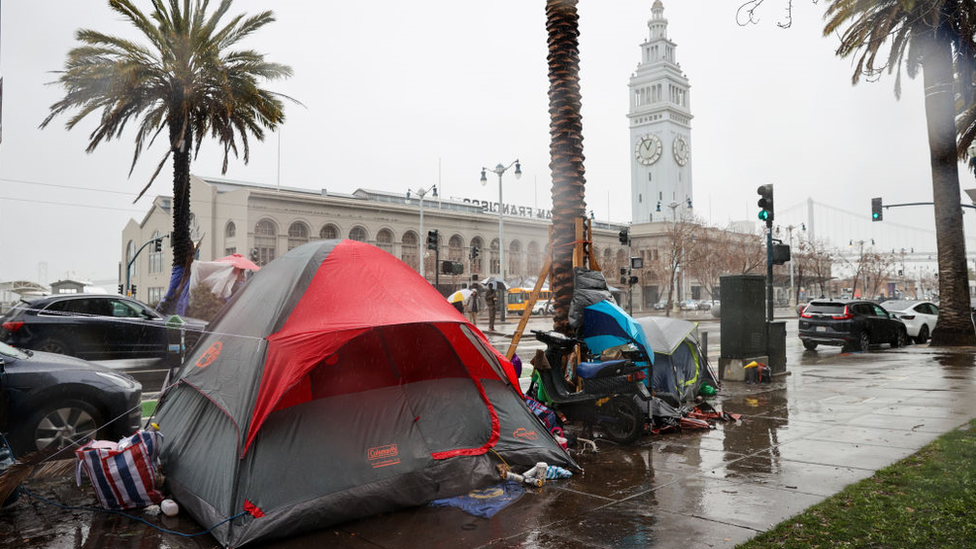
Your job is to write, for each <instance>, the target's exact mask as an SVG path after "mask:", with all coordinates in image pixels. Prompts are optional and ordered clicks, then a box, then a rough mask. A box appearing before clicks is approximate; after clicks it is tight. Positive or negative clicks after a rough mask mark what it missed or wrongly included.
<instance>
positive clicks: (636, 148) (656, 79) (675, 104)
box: [627, 0, 692, 223]
mask: <svg viewBox="0 0 976 549" xmlns="http://www.w3.org/2000/svg"><path fill="white" fill-rule="evenodd" d="M647 28H648V32H649V35H648V38H647V40H645V41H644V42H643V43H642V44H641V45H640V48H641V61H640V63H638V65H637V70H636V71H635V72H634V73H633V74H632V75H631V77H630V83H629V86H628V87H629V90H630V110H629V111H628V113H627V118H628V120H629V123H630V147H631V155H630V157H631V160H630V164H631V205H632V213H633V222H634V223H648V222H652V221H663V220H670V219H671V217H672V213H673V212H674V211H675V209H676V208H677V207H678V205H680V206H682V207H690V206H691V197H692V179H691V164H692V162H691V160H692V156H691V120H692V115H691V98H690V92H689V90H690V88H691V86H690V84H689V83H688V78H687V77H686V76H685V75H684V73H682V72H681V65H680V64H679V63H678V61H677V45H676V44H675V43H674V42H672V41H671V40H670V39H669V38H668V20H667V19H665V18H664V5H663V4H662V3H661V0H655V2H654V4H653V6H652V7H651V19H649V20H648V21H647ZM669 205H670V210H671V211H668V210H669V208H668V207H669Z"/></svg>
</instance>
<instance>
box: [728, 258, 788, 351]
mask: <svg viewBox="0 0 976 549" xmlns="http://www.w3.org/2000/svg"><path fill="white" fill-rule="evenodd" d="M720 281H721V282H720V283H721V295H722V315H721V319H722V322H721V326H722V330H721V348H722V352H721V356H722V358H751V357H757V356H765V355H766V314H765V305H766V278H765V277H764V276H762V275H728V276H723V277H721V278H720ZM784 329H785V328H784Z"/></svg>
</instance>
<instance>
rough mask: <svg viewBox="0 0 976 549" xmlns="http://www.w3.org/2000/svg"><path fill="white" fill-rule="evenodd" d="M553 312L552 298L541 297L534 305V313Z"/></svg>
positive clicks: (546, 313)
mask: <svg viewBox="0 0 976 549" xmlns="http://www.w3.org/2000/svg"><path fill="white" fill-rule="evenodd" d="M552 313H553V304H552V300H549V299H540V300H538V301H536V302H535V305H533V306H532V314H534V315H551V314H552Z"/></svg>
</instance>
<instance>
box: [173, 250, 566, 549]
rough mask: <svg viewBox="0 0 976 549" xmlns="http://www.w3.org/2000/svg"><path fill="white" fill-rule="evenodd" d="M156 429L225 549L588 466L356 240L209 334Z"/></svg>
mask: <svg viewBox="0 0 976 549" xmlns="http://www.w3.org/2000/svg"><path fill="white" fill-rule="evenodd" d="M156 422H157V423H158V424H159V426H160V431H161V432H162V434H163V437H164V438H163V444H162V454H161V463H162V467H163V470H164V473H165V475H166V479H167V483H168V487H169V489H170V491H171V492H172V493H173V495H174V496H175V497H176V499H177V500H178V501H179V502H180V503H181V504H182V505H183V507H184V508H185V509H187V510H188V511H189V512H190V513H191V514H192V515H193V516H194V517H195V518H196V519H197V520H198V521H199V522H200V523H201V524H203V525H206V526H210V525H213V524H216V523H218V522H220V521H222V520H224V519H227V518H228V517H233V516H234V515H238V514H239V513H241V512H244V511H246V512H247V513H246V514H244V515H243V516H240V517H238V518H235V519H233V520H231V521H229V522H226V523H224V524H222V525H220V526H219V527H218V528H217V529H216V530H214V535H215V537H216V538H217V539H218V541H220V542H221V543H222V544H223V545H224V546H234V547H237V546H241V545H243V544H246V543H249V542H253V541H255V540H258V539H268V538H276V537H284V536H288V535H292V534H296V533H299V532H303V531H307V530H313V529H317V528H322V527H324V526H327V525H329V524H334V523H337V522H343V521H346V520H350V519H353V518H358V517H362V516H367V515H371V514H375V513H379V512H383V511H388V510H391V509H395V508H398V507H405V506H413V505H420V504H423V503H426V502H428V501H430V500H432V499H436V498H442V497H450V496H454V495H459V494H462V493H466V492H468V491H470V490H472V489H475V488H479V487H484V486H485V485H487V484H490V483H493V482H496V481H497V480H500V479H499V478H498V475H497V472H496V470H495V465H496V464H498V463H501V460H502V459H504V460H505V461H506V462H507V463H509V464H510V465H513V466H526V467H528V466H531V465H533V464H535V463H536V462H538V461H545V462H547V463H550V464H555V465H562V466H564V467H569V468H573V469H578V466H577V465H576V464H575V463H574V462H573V460H572V458H570V457H569V456H568V455H567V454H566V453H565V452H564V451H563V450H562V449H561V448H560V447H559V446H558V445H557V444H556V442H555V441H554V440H553V439H552V438H551V436H550V435H549V434H548V432H547V430H546V429H545V428H544V427H543V426H542V425H541V423H539V422H538V420H537V419H536V418H535V416H534V415H533V414H532V413H531V412H530V411H529V409H528V408H527V407H526V406H525V404H524V402H523V401H522V399H521V393H520V390H519V385H518V380H517V378H516V376H515V373H514V370H513V368H512V365H511V363H510V362H508V361H507V360H505V358H504V356H502V355H501V354H500V353H498V352H497V351H496V350H495V349H493V348H492V347H491V345H490V344H489V343H488V341H487V340H486V339H485V337H484V335H483V334H482V333H481V332H479V331H478V330H477V329H476V328H474V327H473V326H471V325H470V324H468V322H467V321H466V320H465V319H464V318H463V317H462V316H461V314H460V313H458V312H457V310H456V309H455V308H454V307H452V306H451V304H450V303H448V302H447V300H445V299H444V297H443V296H441V295H440V294H439V293H438V292H437V291H436V290H435V289H434V288H433V287H432V286H431V285H430V284H429V283H428V282H427V281H426V280H424V279H423V278H421V277H420V275H418V274H417V273H416V272H414V271H413V269H411V268H410V267H408V266H407V265H405V264H404V263H403V262H401V261H400V260H398V259H396V258H395V257H393V256H392V255H390V254H388V253H387V252H385V251H382V250H380V249H378V248H375V247H373V246H370V245H368V244H363V243H360V242H355V241H350V240H342V241H337V240H328V241H319V242H313V243H309V244H306V245H304V246H300V247H298V248H295V249H293V250H291V251H289V252H288V253H287V254H285V255H283V256H282V257H280V258H278V259H276V260H274V261H273V262H271V263H270V264H268V265H267V266H266V267H264V268H263V269H261V271H260V272H258V273H256V274H255V275H254V276H253V278H252V279H251V280H250V281H248V283H247V285H246V286H245V287H244V288H243V289H242V290H241V291H239V292H238V293H237V294H235V295H234V297H233V298H232V300H231V301H230V302H229V303H228V304H227V306H226V307H225V308H224V309H223V311H221V313H220V315H219V316H218V317H217V318H216V319H215V320H214V321H213V322H212V323H211V324H210V326H209V329H208V334H207V335H206V336H205V337H204V338H203V339H201V340H200V342H199V343H198V344H197V346H196V348H195V350H194V351H193V352H192V353H191V355H190V356H189V357H188V359H187V361H186V363H185V364H184V366H183V367H182V369H181V371H180V374H179V377H178V381H177V383H176V384H175V385H174V386H173V387H171V388H170V389H169V390H168V391H167V393H166V394H165V396H164V397H163V399H162V401H161V403H160V406H159V410H158V412H157V419H156Z"/></svg>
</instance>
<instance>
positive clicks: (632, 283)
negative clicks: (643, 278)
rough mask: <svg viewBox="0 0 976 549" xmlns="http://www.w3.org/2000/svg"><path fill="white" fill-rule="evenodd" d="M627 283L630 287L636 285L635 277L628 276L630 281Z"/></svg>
mask: <svg viewBox="0 0 976 549" xmlns="http://www.w3.org/2000/svg"><path fill="white" fill-rule="evenodd" d="M627 282H629V283H630V285H631V286H633V285H634V284H637V275H630V279H629V280H628V281H627Z"/></svg>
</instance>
